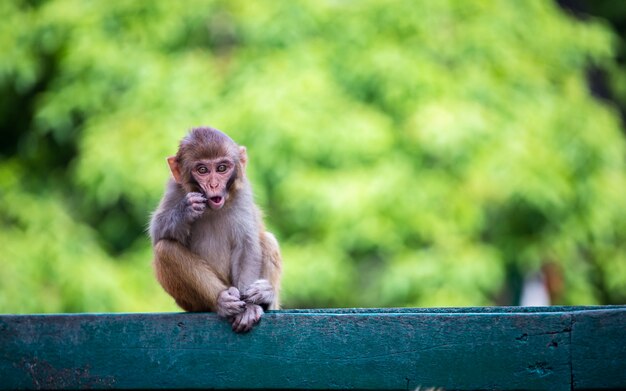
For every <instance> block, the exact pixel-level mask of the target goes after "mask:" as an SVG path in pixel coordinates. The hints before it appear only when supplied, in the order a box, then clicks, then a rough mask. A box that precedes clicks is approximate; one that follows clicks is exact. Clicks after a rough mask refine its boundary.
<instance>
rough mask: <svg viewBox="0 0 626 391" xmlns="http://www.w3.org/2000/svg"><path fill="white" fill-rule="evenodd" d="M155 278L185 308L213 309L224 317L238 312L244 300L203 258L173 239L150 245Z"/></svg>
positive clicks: (243, 304)
mask: <svg viewBox="0 0 626 391" xmlns="http://www.w3.org/2000/svg"><path fill="white" fill-rule="evenodd" d="M154 269H155V271H156V276H157V280H158V281H159V282H160V283H161V285H162V286H163V289H165V291H166V292H167V293H169V294H170V295H171V296H172V297H173V298H174V300H176V303H177V304H178V305H179V306H180V307H181V308H182V309H184V310H185V311H216V312H217V313H218V314H220V315H221V316H224V317H228V316H232V315H236V314H239V313H241V312H242V311H243V310H244V308H245V303H244V302H243V301H241V300H240V298H239V291H238V290H237V289H236V288H234V287H230V288H229V287H228V284H227V282H226V279H225V278H223V277H222V276H221V275H220V274H219V273H217V272H216V271H215V270H214V269H213V268H212V267H211V266H210V265H209V264H208V263H207V262H206V261H204V260H203V259H202V258H200V257H199V256H197V255H196V254H194V253H193V252H191V251H189V250H188V249H187V248H186V247H185V246H183V245H182V244H180V243H179V242H177V241H174V240H167V239H162V240H160V241H158V242H157V243H156V245H155V246H154Z"/></svg>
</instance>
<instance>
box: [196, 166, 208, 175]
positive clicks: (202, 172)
mask: <svg viewBox="0 0 626 391" xmlns="http://www.w3.org/2000/svg"><path fill="white" fill-rule="evenodd" d="M196 171H198V174H206V173H207V172H209V169H208V168H206V167H205V166H200V167H198V168H197V169H196Z"/></svg>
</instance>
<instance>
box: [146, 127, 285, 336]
mask: <svg viewBox="0 0 626 391" xmlns="http://www.w3.org/2000/svg"><path fill="white" fill-rule="evenodd" d="M167 162H168V164H169V167H170V171H171V172H172V176H173V178H172V179H171V180H170V181H169V182H168V184H167V188H166V190H165V194H164V195H163V198H162V199H161V202H160V204H159V207H158V208H157V210H156V211H155V212H154V214H153V215H152V220H151V222H150V237H151V239H152V245H153V247H154V269H155V271H156V277H157V279H158V281H159V282H160V283H161V285H162V286H163V288H164V289H165V291H166V292H167V293H169V294H170V295H171V296H172V297H173V298H174V300H175V301H176V303H177V304H178V305H179V306H180V307H181V308H182V309H184V310H185V311H193V312H199V311H214V312H217V314H218V315H219V316H220V317H223V318H226V319H228V320H229V321H230V322H231V324H232V327H233V330H234V331H236V332H246V331H249V330H250V329H251V328H252V326H254V324H256V323H257V322H258V321H259V320H260V318H261V315H262V314H263V309H277V308H278V307H279V301H278V291H279V288H280V275H281V262H282V261H281V256H280V251H279V248H278V242H277V241H276V239H275V238H274V236H273V235H272V234H271V233H269V232H267V231H266V230H265V227H264V226H263V222H262V217H261V213H260V211H259V209H258V208H257V206H256V205H255V204H254V200H253V195H252V189H251V186H250V183H249V182H248V179H247V178H246V175H245V167H246V163H247V155H246V148H245V147H242V146H239V145H237V144H236V143H235V142H234V141H233V140H232V139H231V138H230V137H228V136H227V135H225V134H224V133H222V132H220V131H219V130H216V129H213V128H209V127H199V128H194V129H192V130H191V131H190V132H189V134H188V135H187V136H186V137H185V138H183V139H182V141H181V142H180V146H179V148H178V152H177V154H176V156H171V157H169V158H167Z"/></svg>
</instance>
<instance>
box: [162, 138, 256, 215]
mask: <svg viewBox="0 0 626 391" xmlns="http://www.w3.org/2000/svg"><path fill="white" fill-rule="evenodd" d="M246 162H247V155H246V148H245V147H241V146H239V145H237V144H236V143H235V142H234V141H233V140H232V139H231V138H230V137H228V136H227V135H225V134H224V133H222V132H220V131H219V130H217V129H213V128H209V127H199V128H193V129H192V130H191V131H190V132H189V134H188V135H187V136H186V137H185V138H183V139H182V141H181V142H180V146H179V147H178V152H177V153H176V156H170V157H168V158H167V163H168V164H169V166H170V170H171V171H172V175H173V176H174V180H175V181H176V182H177V183H178V184H179V185H181V186H182V187H183V188H184V189H185V190H186V191H187V192H199V193H202V194H204V196H205V197H206V198H207V205H208V206H209V208H211V209H213V210H218V209H221V208H222V207H223V206H224V204H225V203H226V202H228V200H229V199H230V198H231V197H232V196H233V195H235V194H236V192H237V190H238V189H239V188H240V187H241V185H242V182H243V178H244V175H245V172H244V169H245V165H246Z"/></svg>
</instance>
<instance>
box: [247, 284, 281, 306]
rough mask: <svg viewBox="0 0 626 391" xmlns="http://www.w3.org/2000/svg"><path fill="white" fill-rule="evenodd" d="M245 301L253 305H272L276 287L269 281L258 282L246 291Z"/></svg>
mask: <svg viewBox="0 0 626 391" xmlns="http://www.w3.org/2000/svg"><path fill="white" fill-rule="evenodd" d="M243 300H244V301H245V302H246V303H252V304H267V305H269V304H272V302H274V287H272V285H271V284H270V283H269V281H267V280H256V281H255V282H253V283H252V284H251V285H250V286H249V287H248V289H246V292H245V294H244V296H243Z"/></svg>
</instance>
